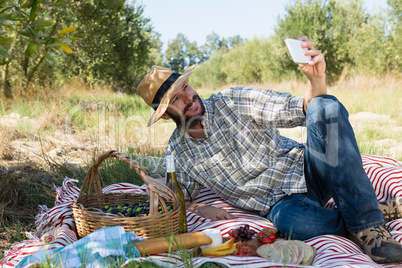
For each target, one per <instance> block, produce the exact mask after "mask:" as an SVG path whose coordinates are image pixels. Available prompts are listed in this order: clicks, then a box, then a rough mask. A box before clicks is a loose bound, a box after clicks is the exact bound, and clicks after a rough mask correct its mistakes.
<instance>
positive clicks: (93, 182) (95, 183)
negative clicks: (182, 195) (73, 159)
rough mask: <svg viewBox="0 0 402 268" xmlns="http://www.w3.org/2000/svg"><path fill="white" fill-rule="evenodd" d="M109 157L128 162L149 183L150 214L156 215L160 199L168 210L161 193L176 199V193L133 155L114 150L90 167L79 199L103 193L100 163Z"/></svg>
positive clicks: (104, 154)
mask: <svg viewBox="0 0 402 268" xmlns="http://www.w3.org/2000/svg"><path fill="white" fill-rule="evenodd" d="M109 157H114V158H117V159H120V160H122V161H123V162H125V163H127V164H128V165H130V166H131V167H133V168H134V170H135V171H136V172H137V174H138V175H139V176H140V177H141V179H142V180H143V181H144V183H145V184H146V185H147V187H148V189H149V191H150V194H149V195H150V199H151V200H150V201H151V202H150V203H151V205H153V206H151V207H150V214H151V215H155V214H157V212H158V201H159V202H160V203H161V205H162V207H163V210H164V211H167V209H166V203H165V201H164V200H163V198H160V195H162V196H165V197H167V198H169V199H172V200H175V201H176V196H175V195H174V193H173V192H172V191H171V190H170V189H169V187H167V186H166V185H164V184H163V183H161V182H159V181H157V180H155V179H153V178H152V177H150V176H149V175H148V173H147V172H146V171H145V169H144V168H143V167H142V166H141V165H140V164H139V163H138V162H137V161H135V160H133V159H132V158H131V157H129V156H127V155H125V154H123V153H120V152H118V151H115V150H112V151H108V152H105V153H103V154H102V155H101V156H99V158H98V159H97V160H96V161H95V163H94V164H93V166H92V167H91V168H90V170H89V171H88V173H87V174H86V176H85V178H84V182H83V184H82V187H81V191H80V195H79V197H78V198H79V199H81V198H82V197H83V196H84V195H85V194H91V191H92V193H93V192H94V193H95V194H96V195H101V194H102V186H101V182H100V178H99V166H100V164H101V163H102V162H103V161H104V160H105V159H107V158H109ZM173 203H174V207H176V204H177V202H173Z"/></svg>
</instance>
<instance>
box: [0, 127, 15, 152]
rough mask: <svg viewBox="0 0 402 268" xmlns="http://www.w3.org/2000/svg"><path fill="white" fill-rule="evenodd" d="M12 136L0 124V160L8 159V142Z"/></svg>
mask: <svg viewBox="0 0 402 268" xmlns="http://www.w3.org/2000/svg"><path fill="white" fill-rule="evenodd" d="M11 139H12V135H11V133H10V130H9V129H8V127H7V126H5V125H3V124H1V123H0V141H1V143H0V159H8V158H10V141H11Z"/></svg>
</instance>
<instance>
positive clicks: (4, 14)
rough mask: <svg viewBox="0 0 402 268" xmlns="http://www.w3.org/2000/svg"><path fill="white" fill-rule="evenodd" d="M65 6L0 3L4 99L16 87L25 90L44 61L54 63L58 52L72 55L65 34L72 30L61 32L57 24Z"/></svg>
mask: <svg viewBox="0 0 402 268" xmlns="http://www.w3.org/2000/svg"><path fill="white" fill-rule="evenodd" d="M65 5H66V4H65V1H64V0H58V1H54V2H51V1H42V0H16V1H12V0H1V1H0V64H1V65H2V67H3V69H2V84H3V93H4V95H5V96H6V97H7V98H12V97H13V94H12V87H13V86H15V84H16V83H20V84H21V85H22V86H23V87H24V88H25V89H27V88H28V87H29V85H30V84H31V82H32V81H33V79H34V78H35V77H36V76H37V74H38V70H39V68H40V67H41V65H43V63H44V62H45V61H44V59H45V58H46V59H47V60H49V61H51V62H53V63H55V62H56V60H55V56H56V58H57V57H58V56H57V55H58V54H60V51H65V52H67V53H71V52H72V50H71V48H70V47H69V45H68V44H69V43H70V41H71V39H69V38H68V34H69V33H70V32H72V31H74V30H75V28H73V27H67V28H65V29H62V28H63V26H62V25H63V24H60V23H59V19H60V18H61V17H62V16H63V15H64V11H63V8H64V7H65ZM13 80H14V81H16V82H14V83H12V81H13Z"/></svg>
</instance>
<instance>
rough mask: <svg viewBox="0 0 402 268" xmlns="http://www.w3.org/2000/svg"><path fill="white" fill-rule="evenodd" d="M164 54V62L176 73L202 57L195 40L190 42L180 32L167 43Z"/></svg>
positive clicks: (197, 61)
mask: <svg viewBox="0 0 402 268" xmlns="http://www.w3.org/2000/svg"><path fill="white" fill-rule="evenodd" d="M165 55H166V64H167V65H168V67H169V68H171V69H172V70H173V71H175V72H177V73H182V72H183V71H184V70H185V69H186V68H187V67H189V66H191V65H193V64H198V63H199V62H200V60H201V59H202V52H201V51H200V50H199V49H198V46H197V42H195V41H194V42H190V41H189V40H188V39H187V37H186V36H185V35H184V34H182V33H179V34H177V36H176V38H175V39H174V40H172V41H171V42H169V43H168V48H167V50H166V52H165Z"/></svg>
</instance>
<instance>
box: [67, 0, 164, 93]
mask: <svg viewBox="0 0 402 268" xmlns="http://www.w3.org/2000/svg"><path fill="white" fill-rule="evenodd" d="M69 12H70V15H69V16H68V17H66V22H68V23H69V24H71V25H76V26H77V27H78V28H79V29H78V31H77V33H76V35H77V36H78V37H80V38H81V41H78V42H76V44H75V45H74V46H73V48H74V49H75V50H76V51H77V53H75V54H74V55H72V57H69V58H65V60H64V61H63V62H61V63H60V65H61V66H64V68H60V70H62V73H61V74H60V76H62V77H67V78H69V77H73V76H80V77H84V78H85V80H86V82H87V83H88V84H93V83H98V84H107V85H111V86H112V87H113V88H114V89H115V90H120V91H125V92H130V93H132V92H134V91H135V88H136V85H137V84H138V83H139V81H140V80H141V79H142V77H143V76H144V75H145V74H146V73H147V72H148V71H149V69H150V67H151V66H152V65H153V64H156V63H158V57H159V56H158V55H159V54H160V47H161V43H160V41H159V40H158V35H157V34H155V33H154V32H153V30H152V27H151V25H150V20H149V19H147V18H145V17H144V15H143V8H142V6H140V5H136V3H135V1H132V2H131V3H130V5H127V4H126V1H125V0H115V1H109V0H72V1H71V4H70V6H69ZM159 60H160V59H159Z"/></svg>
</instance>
